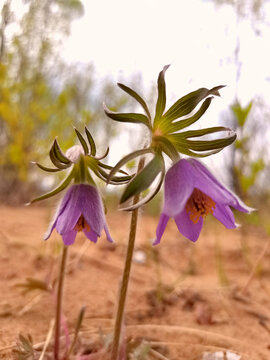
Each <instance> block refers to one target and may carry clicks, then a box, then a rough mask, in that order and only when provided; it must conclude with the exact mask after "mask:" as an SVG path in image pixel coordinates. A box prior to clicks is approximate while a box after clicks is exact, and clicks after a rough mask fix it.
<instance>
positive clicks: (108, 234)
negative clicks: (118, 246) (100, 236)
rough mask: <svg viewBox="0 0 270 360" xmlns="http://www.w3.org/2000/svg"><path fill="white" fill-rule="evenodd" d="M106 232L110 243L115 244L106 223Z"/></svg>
mask: <svg viewBox="0 0 270 360" xmlns="http://www.w3.org/2000/svg"><path fill="white" fill-rule="evenodd" d="M104 230H105V234H106V237H107V240H108V241H109V242H111V243H113V242H114V241H113V239H112V237H111V234H110V232H109V229H108V226H107V224H106V223H105V225H104Z"/></svg>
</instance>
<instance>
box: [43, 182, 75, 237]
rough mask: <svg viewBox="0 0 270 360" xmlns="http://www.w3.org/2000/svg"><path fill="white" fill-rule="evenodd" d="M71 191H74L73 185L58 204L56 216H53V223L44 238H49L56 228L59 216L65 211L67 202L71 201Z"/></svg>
mask: <svg viewBox="0 0 270 360" xmlns="http://www.w3.org/2000/svg"><path fill="white" fill-rule="evenodd" d="M71 192H72V187H71V188H69V189H68V191H67V192H66V194H65V196H64V197H63V199H62V200H61V201H60V203H59V205H58V208H57V209H56V211H55V214H54V217H53V219H52V221H51V224H50V226H49V228H48V230H47V231H46V233H45V234H44V237H43V238H44V240H47V239H49V237H50V236H51V233H52V231H53V229H54V228H55V225H56V222H57V219H58V217H59V216H60V215H61V214H62V213H63V211H64V210H65V208H66V205H67V203H68V202H69V199H70V196H71Z"/></svg>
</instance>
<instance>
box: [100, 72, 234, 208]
mask: <svg viewBox="0 0 270 360" xmlns="http://www.w3.org/2000/svg"><path fill="white" fill-rule="evenodd" d="M168 68H169V65H166V66H164V68H163V70H162V71H161V72H160V73H159V76H158V80H157V87H158V98H157V102H156V110H155V116H154V117H153V118H152V117H151V114H150V111H149V109H148V106H147V104H146V102H145V101H144V100H143V98H142V97H141V96H140V95H139V94H138V93H137V92H136V91H134V90H133V89H131V88H129V87H127V86H126V85H123V84H120V83H118V86H119V87H120V88H121V89H122V90H124V91H125V92H126V93H128V94H129V95H130V96H132V97H133V98H134V99H135V100H136V101H137V102H138V103H139V104H140V105H141V107H142V109H143V112H144V113H120V112H117V113H116V112H112V111H110V110H109V109H108V108H107V106H106V105H105V104H104V111H105V113H106V114H107V116H108V117H109V118H111V119H112V120H114V121H119V122H130V123H139V124H143V125H145V126H146V127H147V128H148V130H149V137H150V141H149V143H148V144H146V146H145V148H144V149H142V150H138V151H135V152H133V153H131V154H129V155H127V156H125V157H124V158H123V159H122V160H120V161H119V162H118V163H117V164H116V166H115V167H114V168H113V169H112V170H111V173H110V175H109V177H108V182H109V181H110V180H111V179H112V177H113V175H114V174H115V173H116V172H117V171H118V170H119V169H120V167H122V166H123V165H125V164H126V163H127V162H128V161H130V160H131V159H134V158H136V157H140V156H144V155H145V154H148V153H150V154H152V155H153V158H152V160H150V162H149V163H148V164H147V165H146V166H145V167H144V169H143V170H141V171H140V172H139V173H138V174H137V175H136V176H135V177H133V178H132V179H131V181H130V183H129V184H128V185H127V187H126V189H125V190H124V193H123V195H122V198H121V200H120V203H123V202H125V201H127V200H128V199H130V198H131V197H133V196H135V195H138V194H139V193H141V192H143V191H145V190H146V189H147V188H148V187H149V186H150V185H151V184H152V183H154V180H155V179H156V177H157V176H158V175H160V179H159V181H158V182H157V184H156V187H155V189H154V191H153V193H152V194H151V195H149V194H148V195H147V196H146V197H145V198H144V199H143V200H142V201H140V202H139V203H138V204H137V205H136V207H138V206H140V205H142V204H143V203H146V202H147V201H149V200H150V199H151V198H152V197H153V196H154V195H155V194H156V193H157V192H158V190H159V188H160V186H161V184H162V182H163V179H164V176H165V164H164V159H163V155H164V154H166V155H167V156H168V157H169V158H170V159H172V160H173V162H176V161H178V160H179V158H180V156H179V153H182V154H185V155H188V156H193V157H205V156H209V155H212V154H215V153H217V152H219V151H220V150H222V149H223V148H224V147H226V146H228V145H230V144H231V143H232V142H233V141H234V140H235V139H236V134H235V133H234V132H233V131H231V130H230V129H228V128H226V127H222V126H216V127H210V128H205V129H201V130H189V131H182V130H183V129H185V128H187V127H188V126H190V125H192V124H194V123H195V122H196V121H198V120H199V119H200V118H201V116H202V115H203V114H204V113H205V112H206V110H207V109H208V107H209V106H210V104H211V102H212V100H213V98H214V96H220V94H219V90H220V89H222V88H223V87H224V85H220V86H216V87H214V88H212V89H210V90H209V89H206V88H200V89H198V90H196V91H193V92H191V93H189V94H187V95H185V96H183V97H181V98H180V99H179V100H177V101H176V102H175V103H174V104H173V105H172V106H171V107H170V108H169V109H168V110H166V83H165V72H166V70H167V69H168ZM202 101H203V102H202ZM201 102H202V104H201V105H200V107H199V109H198V110H196V111H195V109H196V107H197V106H198V105H199V104H200V103H201ZM194 111H195V112H194ZM183 117H184V118H183ZM220 132H226V136H224V137H221V138H220V137H219V138H218V139H213V140H204V139H200V137H202V136H205V135H209V134H214V133H220ZM197 138H199V139H197ZM125 209H126V210H131V209H134V206H130V207H127V208H125Z"/></svg>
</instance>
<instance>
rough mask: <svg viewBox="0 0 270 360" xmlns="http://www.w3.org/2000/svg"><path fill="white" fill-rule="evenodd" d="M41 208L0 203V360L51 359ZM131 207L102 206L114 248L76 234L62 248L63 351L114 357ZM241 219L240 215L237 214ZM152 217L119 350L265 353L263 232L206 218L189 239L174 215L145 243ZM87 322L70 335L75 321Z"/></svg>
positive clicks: (46, 216) (49, 263)
mask: <svg viewBox="0 0 270 360" xmlns="http://www.w3.org/2000/svg"><path fill="white" fill-rule="evenodd" d="M51 215H52V214H50V211H49V210H48V208H44V207H39V206H36V205H33V206H30V207H16V208H14V207H8V206H1V207H0V219H1V228H0V238H1V239H0V240H1V241H0V274H1V275H0V324H1V326H0V359H43V360H44V359H45V360H46V359H53V356H52V353H53V333H54V322H53V319H54V314H55V298H56V296H55V294H56V288H57V277H58V270H59V265H60V260H61V252H62V240H61V237H60V236H59V235H58V234H57V233H56V232H55V231H54V232H53V234H52V236H51V238H50V239H49V240H47V241H44V240H42V236H43V234H44V233H45V232H46V230H47V226H48V224H49V222H50V217H51ZM130 216H131V214H130V213H124V212H120V211H117V210H115V211H112V210H109V211H108V214H107V222H108V226H109V229H110V232H111V235H112V237H113V239H114V240H115V244H110V243H109V242H107V240H106V237H105V234H102V236H101V238H100V239H99V240H98V242H97V244H94V243H92V242H90V241H89V240H87V239H86V238H85V236H84V234H83V233H78V235H77V238H76V240H75V244H74V245H72V246H70V247H69V251H68V259H67V268H66V277H65V283H64V298H63V317H62V320H63V321H62V322H63V332H62V336H61V354H62V355H61V356H62V359H63V358H65V359H66V358H69V359H82V360H88V359H89V360H93V359H110V356H109V355H108V354H109V349H110V344H111V339H112V333H113V325H114V318H115V313H116V306H117V299H118V294H119V288H120V282H121V275H122V270H123V267H124V261H125V253H126V248H127V241H128V232H129V223H130ZM241 222H242V220H241ZM157 223H158V218H157V217H151V216H148V215H145V214H144V213H143V211H142V212H141V213H140V216H139V222H138V230H137V238H136V244H135V252H134V258H133V263H132V269H131V277H130V283H129V289H128V297H127V303H126V312H125V319H124V326H123V334H122V335H123V336H122V342H121V351H122V352H124V353H125V354H126V355H124V357H123V358H126V359H142V360H143V359H163V360H164V359H165V360H166V359H170V360H179V359H180V360H181V359H183V360H184V359H185V360H212V359H229V360H234V359H235V360H250V359H252V360H253V359H254V360H257V359H258V360H259V359H262V360H269V359H270V246H269V247H268V246H267V244H268V243H269V237H267V234H266V233H265V232H264V231H263V230H262V229H261V228H260V227H259V226H255V225H250V224H243V225H242V227H241V228H239V229H236V230H227V229H226V228H224V227H223V225H222V224H220V223H218V222H217V221H215V220H214V219H212V218H210V217H209V218H207V219H206V221H205V224H204V228H203V231H202V233H201V236H200V238H199V240H198V241H197V242H196V243H192V242H190V241H188V240H187V239H185V238H184V237H183V236H182V235H181V234H180V233H179V232H178V230H177V227H176V224H175V223H174V221H173V220H172V219H171V220H170V221H169V223H168V226H167V228H166V230H165V233H164V236H163V238H162V240H161V243H160V244H159V245H157V246H154V247H153V246H152V245H151V244H152V242H153V241H154V238H155V230H156V226H157ZM82 309H85V310H84V317H83V321H82V323H81V326H80V328H79V331H78V332H77V339H76V341H75V343H74V344H73V346H72V350H71V351H70V353H69V356H67V355H63V354H67V353H68V349H70V345H71V344H72V342H73V339H74V333H76V330H75V329H76V326H77V325H78V316H79V314H80V312H81V311H82Z"/></svg>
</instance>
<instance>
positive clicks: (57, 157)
mask: <svg viewBox="0 0 270 360" xmlns="http://www.w3.org/2000/svg"><path fill="white" fill-rule="evenodd" d="M49 156H50V159H51V161H52V163H53V164H54V166H56V167H58V168H59V169H67V168H68V167H69V166H70V165H71V161H70V160H68V159H67V158H66V157H65V156H64V155H63V153H62V151H61V149H60V147H59V145H58V143H57V140H56V139H55V140H54V142H53V145H52V147H51V150H50V152H49ZM61 159H62V160H64V161H65V162H63V161H62V160H61Z"/></svg>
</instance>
